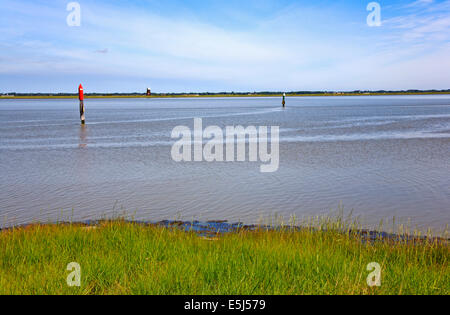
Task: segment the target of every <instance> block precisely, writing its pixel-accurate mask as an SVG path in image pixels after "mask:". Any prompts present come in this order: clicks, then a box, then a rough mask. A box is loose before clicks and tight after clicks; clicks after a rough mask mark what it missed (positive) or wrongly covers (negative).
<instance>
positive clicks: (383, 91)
mask: <svg viewBox="0 0 450 315" xmlns="http://www.w3.org/2000/svg"><path fill="white" fill-rule="evenodd" d="M283 93H286V95H315V94H317V95H320V94H392V93H405V94H408V93H450V89H448V90H401V91H399V90H397V91H394V90H378V91H369V90H367V91H363V90H355V91H291V92H282V91H261V92H199V93H196V92H187V93H152V96H184V95H188V96H189V95H191V96H214V95H238V96H239V95H242V96H248V95H275V94H283ZM0 94H1V95H9V96H25V97H26V96H36V97H40V96H60V97H70V96H77V95H78V93H16V92H10V93H0ZM85 95H87V96H129V95H136V96H146V93H138V92H133V93H85Z"/></svg>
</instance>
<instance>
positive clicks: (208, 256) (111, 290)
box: [0, 220, 450, 295]
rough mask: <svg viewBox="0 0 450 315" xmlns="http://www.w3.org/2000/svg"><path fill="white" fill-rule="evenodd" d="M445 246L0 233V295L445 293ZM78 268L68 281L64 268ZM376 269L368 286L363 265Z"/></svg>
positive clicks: (326, 238) (108, 226) (242, 236)
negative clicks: (75, 280)
mask: <svg viewBox="0 0 450 315" xmlns="http://www.w3.org/2000/svg"><path fill="white" fill-rule="evenodd" d="M448 261H449V248H448V244H447V243H446V242H438V241H435V242H428V243H423V242H422V243H417V244H412V243H402V242H396V243H393V242H388V241H383V242H382V241H380V242H374V243H364V242H362V241H361V239H359V238H358V237H356V236H351V235H349V234H348V233H340V232H338V231H336V230H332V229H330V230H329V231H322V232H318V231H315V230H311V229H305V230H301V231H292V230H290V229H288V228H286V229H284V230H282V231H266V230H261V231H258V232H248V231H241V232H238V233H232V234H227V235H221V236H217V237H214V238H209V239H206V238H202V237H200V236H198V235H197V234H195V233H187V232H183V231H180V230H177V229H168V228H162V227H145V226H142V225H137V224H133V223H127V222H124V221H120V220H117V221H109V222H104V223H102V224H101V225H99V226H98V227H96V228H86V227H83V226H80V225H35V226H31V227H28V228H18V229H12V230H6V231H3V232H0V294H187V295H191V294H195V295H204V294H213V295H216V294H226V295H230V294H231V295H235V294H238V295H254V294H268V295H279V294H288V295H299V294H441V295H448V294H449V293H450V272H449V269H448ZM71 262H77V263H79V264H80V266H81V287H72V288H71V287H68V285H67V284H66V278H67V276H68V275H69V273H70V271H67V270H66V268H67V265H68V264H69V263H71ZM371 262H377V263H379V264H380V265H381V268H382V284H381V287H375V288H370V287H369V286H368V285H367V282H366V279H367V277H368V275H369V271H367V270H366V269H367V265H368V264H369V263H371Z"/></svg>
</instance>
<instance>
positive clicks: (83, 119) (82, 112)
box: [78, 84, 86, 125]
mask: <svg viewBox="0 0 450 315" xmlns="http://www.w3.org/2000/svg"><path fill="white" fill-rule="evenodd" d="M78 98H79V99H80V120H81V124H82V125H84V124H85V123H86V117H85V110H84V93H83V86H82V85H81V84H80V86H79V87H78Z"/></svg>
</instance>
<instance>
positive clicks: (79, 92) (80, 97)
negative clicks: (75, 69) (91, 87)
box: [78, 84, 84, 101]
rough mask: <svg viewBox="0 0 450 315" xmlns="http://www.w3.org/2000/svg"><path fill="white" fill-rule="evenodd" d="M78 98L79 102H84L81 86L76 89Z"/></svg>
mask: <svg viewBox="0 0 450 315" xmlns="http://www.w3.org/2000/svg"><path fill="white" fill-rule="evenodd" d="M78 98H79V99H80V101H83V100H84V94H83V86H82V85H81V84H80V86H79V87H78Z"/></svg>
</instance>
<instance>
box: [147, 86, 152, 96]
mask: <svg viewBox="0 0 450 315" xmlns="http://www.w3.org/2000/svg"><path fill="white" fill-rule="evenodd" d="M150 95H152V90H150V88H148V89H147V96H150Z"/></svg>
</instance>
